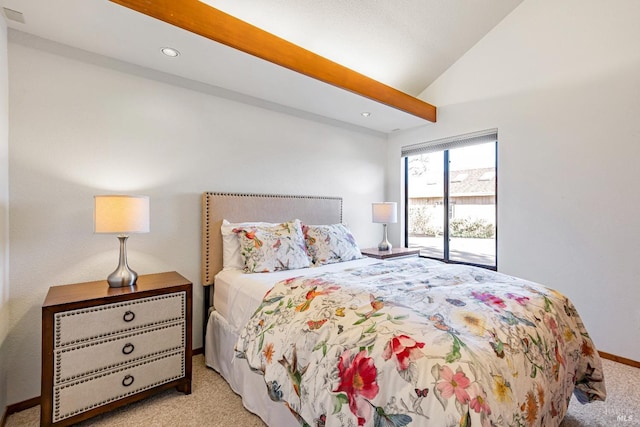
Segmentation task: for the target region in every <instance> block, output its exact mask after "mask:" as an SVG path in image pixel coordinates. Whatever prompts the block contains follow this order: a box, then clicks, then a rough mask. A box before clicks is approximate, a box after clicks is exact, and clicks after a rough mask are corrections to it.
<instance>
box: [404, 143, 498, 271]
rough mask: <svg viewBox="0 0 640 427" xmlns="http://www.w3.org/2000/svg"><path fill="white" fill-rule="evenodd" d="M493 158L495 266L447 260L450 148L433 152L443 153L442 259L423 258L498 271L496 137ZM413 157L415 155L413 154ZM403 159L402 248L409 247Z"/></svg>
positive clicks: (406, 170) (406, 175)
mask: <svg viewBox="0 0 640 427" xmlns="http://www.w3.org/2000/svg"><path fill="white" fill-rule="evenodd" d="M496 133H497V132H496ZM494 144H495V145H494V150H495V152H494V156H495V188H494V191H495V192H494V194H495V238H494V243H495V265H487V264H478V263H472V262H465V261H457V260H451V259H450V258H449V215H448V214H447V213H448V212H449V209H450V204H449V183H450V170H449V150H450V149H451V148H444V149H442V150H435V152H440V151H442V152H443V158H444V180H443V182H444V196H443V199H444V201H443V208H442V209H443V210H444V212H445V215H444V224H443V228H444V230H443V231H444V235H443V237H442V238H443V239H444V242H443V258H434V257H429V256H426V255H422V254H420V256H421V257H423V258H430V259H435V260H438V261H443V262H445V263H447V264H461V265H471V266H475V267H481V268H486V269H488V270H493V271H498V138H497V137H496V139H495V142H494ZM414 155H415V154H414ZM403 157H404V201H403V204H404V246H405V248H408V247H409V209H408V207H409V157H410V156H409V155H406V156H403Z"/></svg>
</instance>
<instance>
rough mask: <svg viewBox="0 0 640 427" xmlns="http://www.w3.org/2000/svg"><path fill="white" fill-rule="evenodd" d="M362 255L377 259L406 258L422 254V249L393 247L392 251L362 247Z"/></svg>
mask: <svg viewBox="0 0 640 427" xmlns="http://www.w3.org/2000/svg"><path fill="white" fill-rule="evenodd" d="M360 252H362V255H366V256H368V257H371V258H377V259H389V258H404V257H410V256H420V249H409V248H391V250H390V251H379V250H378V249H377V248H369V249H362V250H361V251H360Z"/></svg>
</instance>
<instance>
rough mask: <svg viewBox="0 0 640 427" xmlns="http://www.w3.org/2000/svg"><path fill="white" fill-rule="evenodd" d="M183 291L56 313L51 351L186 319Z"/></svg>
mask: <svg viewBox="0 0 640 427" xmlns="http://www.w3.org/2000/svg"><path fill="white" fill-rule="evenodd" d="M185 301H186V293H185V292H176V293H172V294H166V295H158V296H154V297H149V298H142V299H137V300H132V301H125V302H119V303H115V304H105V305H98V306H95V307H90V308H83V309H79V310H70V311H65V312H61V313H56V314H55V324H54V348H56V349H57V348H60V347H63V346H67V345H74V344H80V343H84V342H87V341H91V340H97V339H102V338H107V337H110V336H113V335H116V334H121V333H123V332H127V331H131V330H136V329H141V328H146V327H150V326H154V325H160V324H166V323H170V322H174V321H178V320H180V319H184V316H185V306H186V305H185Z"/></svg>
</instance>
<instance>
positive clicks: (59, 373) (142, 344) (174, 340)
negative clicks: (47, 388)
mask: <svg viewBox="0 0 640 427" xmlns="http://www.w3.org/2000/svg"><path fill="white" fill-rule="evenodd" d="M185 338H186V337H185V323H184V322H179V323H174V324H169V325H163V326H157V327H155V328H151V329H143V330H139V331H135V332H130V333H128V334H124V335H118V336H116V337H112V338H108V339H105V340H103V341H93V342H89V343H86V344H82V345H79V346H76V347H66V348H63V349H60V350H56V351H55V353H54V357H55V377H54V384H56V385H57V384H60V383H62V382H65V381H69V380H73V379H75V378H78V377H80V376H85V375H95V374H97V373H100V372H103V371H107V370H109V369H114V368H117V367H119V366H123V365H125V364H127V363H131V362H135V361H138V360H142V359H145V358H148V357H151V356H158V355H160V354H162V353H170V352H174V351H176V350H184V347H185Z"/></svg>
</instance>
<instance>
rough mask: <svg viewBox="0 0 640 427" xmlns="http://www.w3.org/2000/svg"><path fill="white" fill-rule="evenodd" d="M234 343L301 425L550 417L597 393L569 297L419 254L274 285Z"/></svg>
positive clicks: (595, 360)
mask: <svg viewBox="0 0 640 427" xmlns="http://www.w3.org/2000/svg"><path fill="white" fill-rule="evenodd" d="M236 351H237V353H236V355H237V356H238V357H241V358H246V360H247V361H248V363H249V365H250V366H251V368H252V369H253V370H255V371H258V372H260V373H262V375H264V380H265V383H266V386H267V390H268V393H269V396H270V397H271V399H273V400H276V401H282V402H283V403H284V404H285V405H287V406H288V407H289V409H290V410H291V411H292V413H293V414H294V415H295V416H296V417H297V418H298V419H299V421H300V422H301V424H302V425H312V426H356V425H358V426H365V425H366V426H376V427H378V426H385V427H394V426H396V427H401V426H421V425H439V426H454V425H456V426H458V425H459V426H492V425H497V426H545V427H546V426H557V425H558V424H560V421H561V420H562V418H563V416H564V414H565V412H566V409H567V406H568V403H569V399H570V398H571V394H572V393H575V395H576V396H577V398H578V399H579V400H580V401H581V402H582V403H586V402H589V401H592V400H604V398H605V396H606V391H605V386H604V380H603V373H602V366H601V361H600V359H599V357H598V355H597V352H596V350H595V348H594V345H593V343H592V341H591V339H590V338H589V335H588V334H587V331H586V330H585V328H584V325H583V323H582V321H581V319H580V317H579V316H578V313H577V312H576V309H575V308H574V306H573V304H572V303H571V302H570V301H569V300H568V299H567V297H565V296H564V295H562V294H560V293H559V292H557V291H554V290H552V289H549V288H546V287H543V286H540V285H538V284H535V283H532V282H528V281H525V280H521V279H517V278H514V277H511V276H507V275H504V274H501V273H497V272H493V271H489V270H484V269H480V268H475V267H469V266H461V265H451V264H443V263H439V262H435V261H430V260H422V259H402V260H396V261H385V262H381V263H378V264H374V265H370V266H367V267H363V268H359V269H350V270H345V271H341V272H336V273H328V274H324V275H318V276H314V277H308V276H307V277H298V278H291V279H288V280H285V281H282V282H280V283H278V284H276V285H275V286H274V287H273V288H272V289H271V290H270V291H269V292H268V293H267V295H266V296H265V297H264V300H263V302H262V304H261V305H260V306H259V307H258V309H257V310H256V312H255V314H254V315H253V317H252V319H251V320H250V321H249V323H248V324H247V325H246V327H245V328H244V329H243V331H242V332H241V335H240V337H239V340H238V342H237V345H236Z"/></svg>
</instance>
